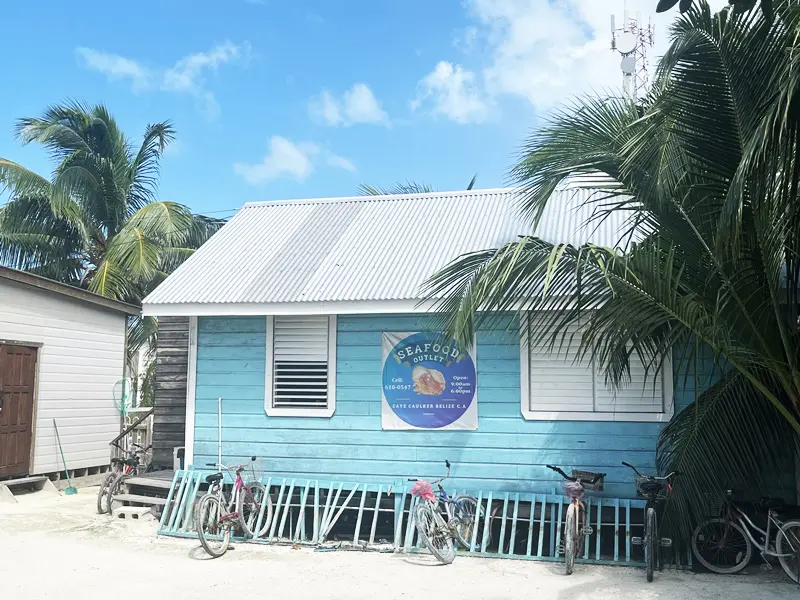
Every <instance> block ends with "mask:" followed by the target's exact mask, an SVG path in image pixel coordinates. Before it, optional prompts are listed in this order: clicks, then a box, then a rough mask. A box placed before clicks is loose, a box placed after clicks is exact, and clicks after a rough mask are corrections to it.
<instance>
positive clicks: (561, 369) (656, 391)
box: [520, 314, 673, 421]
mask: <svg viewBox="0 0 800 600" xmlns="http://www.w3.org/2000/svg"><path fill="white" fill-rule="evenodd" d="M552 334H553V330H552V325H551V324H550V323H549V322H548V320H547V319H545V318H543V317H542V314H539V315H537V314H530V315H527V316H526V317H525V318H523V319H522V323H521V328H520V365H521V375H522V381H521V382H520V383H521V386H522V415H523V417H525V418H526V419H531V420H562V421H571V420H572V421H666V420H669V418H670V417H671V416H672V413H673V398H672V377H671V369H672V367H671V362H670V361H669V360H667V361H665V365H664V367H663V370H662V371H661V372H659V373H658V374H657V375H656V376H655V384H654V383H653V373H652V371H651V372H649V373H647V371H646V369H645V365H644V364H643V363H642V362H641V360H639V357H638V355H636V353H633V354H632V355H631V357H630V359H629V362H630V372H631V381H630V383H628V384H627V385H626V386H625V387H623V388H621V389H617V390H614V389H612V388H611V387H610V386H608V385H606V382H605V375H604V374H603V372H602V371H601V370H600V369H599V368H597V367H596V366H595V365H594V364H593V361H592V360H591V359H589V358H588V357H585V358H582V359H581V360H579V361H576V360H575V359H576V358H577V356H578V348H579V346H580V329H579V326H578V325H577V324H576V325H574V326H573V327H572V328H571V329H569V330H568V331H567V332H566V334H563V333H561V334H559V337H558V338H557V339H556V342H555V344H553V343H552V341H553V335H552ZM562 336H563V337H562ZM664 372H666V373H670V376H668V377H665V376H664Z"/></svg>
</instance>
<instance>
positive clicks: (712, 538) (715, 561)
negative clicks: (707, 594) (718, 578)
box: [692, 519, 753, 575]
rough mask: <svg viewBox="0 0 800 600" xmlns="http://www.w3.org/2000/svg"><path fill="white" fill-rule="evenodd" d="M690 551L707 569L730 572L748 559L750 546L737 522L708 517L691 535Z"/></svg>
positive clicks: (734, 570) (744, 564)
mask: <svg viewBox="0 0 800 600" xmlns="http://www.w3.org/2000/svg"><path fill="white" fill-rule="evenodd" d="M692 550H693V551H694V555H695V556H696V557H697V560H699V561H700V564H701V565H703V566H704V567H705V568H706V569H708V570H709V571H713V572H714V573H720V574H722V575H730V574H732V573H738V572H739V571H741V570H742V569H744V568H745V567H746V566H747V564H748V563H749V562H750V557H751V556H752V555H753V545H752V544H751V543H750V540H749V539H748V538H747V535H746V534H745V532H744V529H742V528H741V527H740V526H739V525H737V524H736V523H733V522H731V521H729V520H727V519H709V520H708V521H706V522H705V523H700V525H698V526H697V528H696V529H695V530H694V533H693V534H692Z"/></svg>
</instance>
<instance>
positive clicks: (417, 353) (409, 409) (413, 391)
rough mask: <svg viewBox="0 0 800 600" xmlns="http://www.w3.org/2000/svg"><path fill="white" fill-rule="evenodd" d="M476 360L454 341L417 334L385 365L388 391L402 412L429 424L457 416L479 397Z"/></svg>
mask: <svg viewBox="0 0 800 600" xmlns="http://www.w3.org/2000/svg"><path fill="white" fill-rule="evenodd" d="M475 380H476V377H475V363H474V362H473V360H472V357H471V356H470V355H469V353H468V352H466V351H464V350H462V349H461V348H460V347H459V346H458V345H457V344H456V343H455V342H454V341H453V342H449V343H448V342H442V338H441V337H440V336H437V335H436V334H428V333H415V334H412V335H410V336H408V337H406V338H405V339H403V340H402V341H400V342H398V343H397V344H395V346H394V347H393V348H392V351H391V352H390V353H389V355H388V356H387V357H386V361H385V362H384V364H383V395H384V397H385V398H386V402H387V404H388V405H389V407H390V408H391V409H392V412H394V413H395V414H396V415H397V416H398V417H400V418H401V419H402V420H403V421H405V422H406V423H408V424H409V425H413V426H414V427H422V428H425V429H438V428H440V427H446V426H447V425H450V424H451V423H454V422H455V421H457V420H458V419H459V418H460V417H461V416H462V415H463V414H464V413H465V412H466V411H467V409H468V408H469V406H470V404H472V401H473V400H474V398H475V387H476V386H475Z"/></svg>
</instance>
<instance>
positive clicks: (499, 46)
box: [467, 0, 727, 108]
mask: <svg viewBox="0 0 800 600" xmlns="http://www.w3.org/2000/svg"><path fill="white" fill-rule="evenodd" d="M710 3H711V5H712V8H713V9H715V10H718V9H720V8H722V7H723V6H725V5H726V4H727V0H711V2H710ZM623 5H624V4H623V0H614V1H606V2H598V0H561V1H559V2H543V1H542V0H468V3H467V6H468V10H469V13H470V15H471V16H472V17H473V19H474V21H475V22H476V24H477V26H478V30H477V32H476V37H477V38H478V39H479V40H481V41H482V42H483V43H484V44H485V48H486V50H487V51H488V56H489V60H488V61H487V63H486V64H484V65H483V68H482V76H483V85H484V88H485V90H486V93H487V94H489V95H490V96H497V95H500V94H512V95H516V96H521V97H523V98H526V99H527V100H528V101H530V102H531V103H532V104H533V105H534V106H536V107H537V108H548V107H551V106H553V105H554V104H556V103H558V102H560V101H563V100H564V99H566V98H567V97H569V96H572V95H575V94H578V93H581V92H586V91H591V90H595V91H602V90H604V89H609V88H613V89H619V88H620V87H621V85H622V76H621V73H620V69H619V62H620V55H619V54H617V53H615V52H612V51H611V49H610V44H611V31H610V16H611V14H612V13H616V17H617V26H618V27H619V26H621V24H622V20H623ZM627 7H628V14H629V16H631V17H634V16H635V15H636V14H637V12H640V13H641V15H643V20H646V19H648V18H650V17H652V21H653V23H654V24H655V25H656V44H655V47H654V48H653V49H652V50H651V51H650V63H651V65H654V64H655V60H656V58H657V57H658V56H660V55H661V54H663V53H664V51H665V50H666V48H667V47H668V45H669V33H668V30H669V24H670V23H671V22H672V20H673V19H674V18H675V17H676V16H677V14H678V13H677V10H673V11H669V12H668V13H663V14H658V15H657V14H656V13H655V6H654V2H653V1H652V0H628V2H627Z"/></svg>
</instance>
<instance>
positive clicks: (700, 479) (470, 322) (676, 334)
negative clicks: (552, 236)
mask: <svg viewBox="0 0 800 600" xmlns="http://www.w3.org/2000/svg"><path fill="white" fill-rule="evenodd" d="M671 37H672V44H671V47H670V48H669V50H668V51H667V53H666V54H665V56H664V57H663V58H662V60H661V62H660V64H659V67H658V72H657V77H656V81H655V85H654V88H653V91H652V93H651V94H650V95H649V97H648V98H647V99H646V100H644V101H643V102H642V103H640V104H636V105H635V104H633V103H630V102H628V101H627V100H624V99H618V98H597V97H588V98H584V99H582V100H577V101H575V102H574V103H573V104H570V105H568V106H566V107H564V108H562V109H561V110H560V112H557V113H556V114H555V115H554V116H553V117H552V118H551V120H550V122H549V124H547V125H546V126H545V127H543V128H542V129H541V130H539V131H538V132H536V133H534V134H533V135H532V137H531V138H530V139H529V140H528V141H527V143H526V144H525V145H524V147H523V151H522V158H521V160H520V161H519V163H518V164H517V165H516V166H515V167H514V168H513V170H512V177H513V179H514V180H515V181H516V182H518V184H519V186H520V190H521V191H520V194H521V209H522V210H523V212H524V214H526V215H527V216H529V217H530V219H531V220H532V221H533V222H534V223H535V222H536V221H537V219H538V218H539V217H540V215H541V214H542V210H543V209H544V208H545V206H546V205H547V203H548V202H549V201H550V199H551V197H552V194H553V191H554V190H555V189H556V187H557V186H560V185H563V184H564V182H565V181H566V180H567V179H568V178H570V177H573V176H581V177H577V178H576V179H572V181H573V185H576V186H581V187H586V188H591V189H594V190H595V193H594V194H593V196H592V198H591V200H589V202H590V203H591V204H592V206H593V207H594V217H593V219H597V220H603V219H605V218H607V217H608V216H609V215H612V214H617V215H618V214H619V213H620V212H622V213H624V214H625V215H627V216H628V220H627V226H626V228H625V231H624V232H621V235H620V240H619V244H618V246H617V247H616V248H606V247H599V246H596V245H592V244H586V245H584V246H581V247H573V246H569V245H563V244H551V243H548V242H546V241H544V240H541V239H538V238H536V237H531V236H523V237H522V238H521V239H520V240H519V241H517V242H514V243H510V244H508V245H506V246H504V247H502V248H499V249H492V250H486V251H482V252H476V253H473V254H470V255H467V256H463V257H460V258H459V259H457V260H456V261H455V262H453V263H451V264H450V265H448V266H447V267H445V268H444V269H443V270H441V271H440V272H439V273H437V274H436V275H435V276H434V277H432V278H431V279H430V280H429V282H428V283H427V287H426V294H427V295H428V296H429V297H430V298H433V299H435V301H436V302H437V306H438V308H439V309H440V310H441V311H442V318H443V322H442V323H441V326H442V327H443V328H444V329H446V330H447V331H448V332H449V333H451V334H452V335H454V336H455V337H456V338H458V339H459V340H461V341H462V342H469V341H471V340H472V339H473V337H474V334H475V327H476V323H477V322H480V321H481V320H482V319H485V318H489V316H488V313H487V312H483V311H519V310H521V308H523V309H524V310H532V309H549V310H551V311H552V312H550V313H548V314H549V315H551V317H550V322H551V324H552V325H553V329H554V330H555V333H554V334H553V340H552V341H553V343H554V344H556V346H557V347H559V345H560V344H561V343H564V339H563V335H562V334H563V333H564V332H566V331H568V329H567V328H568V327H569V326H570V325H573V326H574V325H576V324H578V323H579V320H583V319H587V320H588V324H587V325H586V326H585V327H584V328H583V329H582V332H581V334H580V340H579V341H580V352H582V353H586V354H587V355H590V356H592V357H593V359H594V360H595V361H596V363H597V364H598V365H600V366H601V367H602V368H603V370H604V371H605V374H606V378H607V380H608V381H609V383H610V385H612V386H624V385H626V384H627V381H628V379H629V376H630V375H629V358H630V357H631V356H632V355H634V354H635V355H636V356H637V358H639V359H641V360H642V362H643V363H644V364H645V365H646V366H647V368H648V373H649V375H650V376H653V375H654V374H655V372H656V371H657V370H658V369H660V368H661V367H662V366H663V365H664V363H665V361H666V359H667V357H670V356H674V360H676V361H677V362H678V371H679V372H681V373H687V372H691V370H690V369H689V370H687V368H688V367H689V366H690V363H691V362H693V361H694V359H695V358H696V357H697V355H698V354H699V353H700V352H701V351H702V349H703V348H705V349H706V350H710V354H711V355H712V356H713V359H714V364H715V365H716V368H717V373H716V376H717V379H716V381H715V382H714V383H713V384H712V385H710V387H708V389H706V390H705V391H702V392H699V393H698V394H697V396H696V401H695V403H694V404H693V405H691V406H690V407H689V408H687V409H685V410H683V411H682V412H680V413H679V414H678V415H676V416H675V418H674V419H673V420H672V421H671V423H670V424H669V425H668V426H667V427H666V428H665V429H664V430H663V432H662V434H661V437H660V440H659V444H658V448H657V460H658V465H659V468H660V470H661V471H662V472H669V471H672V470H678V471H680V472H682V473H683V476H682V477H681V478H679V479H678V480H677V481H676V482H675V488H674V493H673V494H672V495H671V497H670V500H669V502H668V506H667V510H668V515H667V522H669V521H671V522H673V523H676V524H679V525H680V527H681V531H680V532H681V533H682V534H683V535H684V536H685V535H686V534H687V533H688V531H689V529H688V528H689V526H690V523H691V522H692V519H693V518H697V517H698V516H699V515H701V514H703V512H704V510H705V509H706V501H707V494H708V492H712V493H716V492H719V491H721V490H724V489H726V486H735V487H736V488H737V489H740V490H743V491H744V492H750V493H753V494H757V493H759V492H761V493H763V492H767V491H768V490H769V487H770V484H773V485H774V483H775V479H774V477H776V476H779V475H784V474H785V473H786V470H787V467H788V468H789V470H792V471H793V468H794V467H793V466H792V465H793V463H792V459H793V458H794V457H795V456H796V455H797V447H798V446H797V443H798V439H799V438H798V432H800V422H798V421H799V416H800V333H799V332H798V326H799V325H800V321H798V317H799V314H800V162H798V157H800V153H798V150H800V100H799V99H798V95H797V94H796V93H795V92H796V91H797V89H798V81H800V80H798V78H797V72H798V65H797V64H796V62H795V61H796V59H794V58H793V54H792V53H790V52H789V51H788V49H790V48H793V43H794V33H793V31H792V28H791V26H789V25H787V20H786V15H784V14H783V13H781V12H780V11H779V12H777V14H776V15H775V18H774V20H773V21H772V22H771V23H768V22H766V21H765V18H764V16H763V14H762V13H761V12H760V11H751V12H749V13H744V14H736V13H734V12H733V11H727V10H726V11H722V12H721V13H719V14H717V15H712V14H711V11H710V9H709V7H708V4H706V3H705V2H702V3H701V4H700V6H699V7H693V8H691V9H690V10H688V11H687V12H686V13H684V14H683V15H681V16H680V17H679V18H678V19H677V21H676V22H675V23H674V25H673V26H672V29H671ZM479 309H480V310H481V311H482V312H479V313H476V311H478V310H479ZM673 353H674V354H673ZM684 377H689V375H684ZM792 479H793V477H792ZM773 489H774V487H773ZM684 539H685V538H684Z"/></svg>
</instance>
